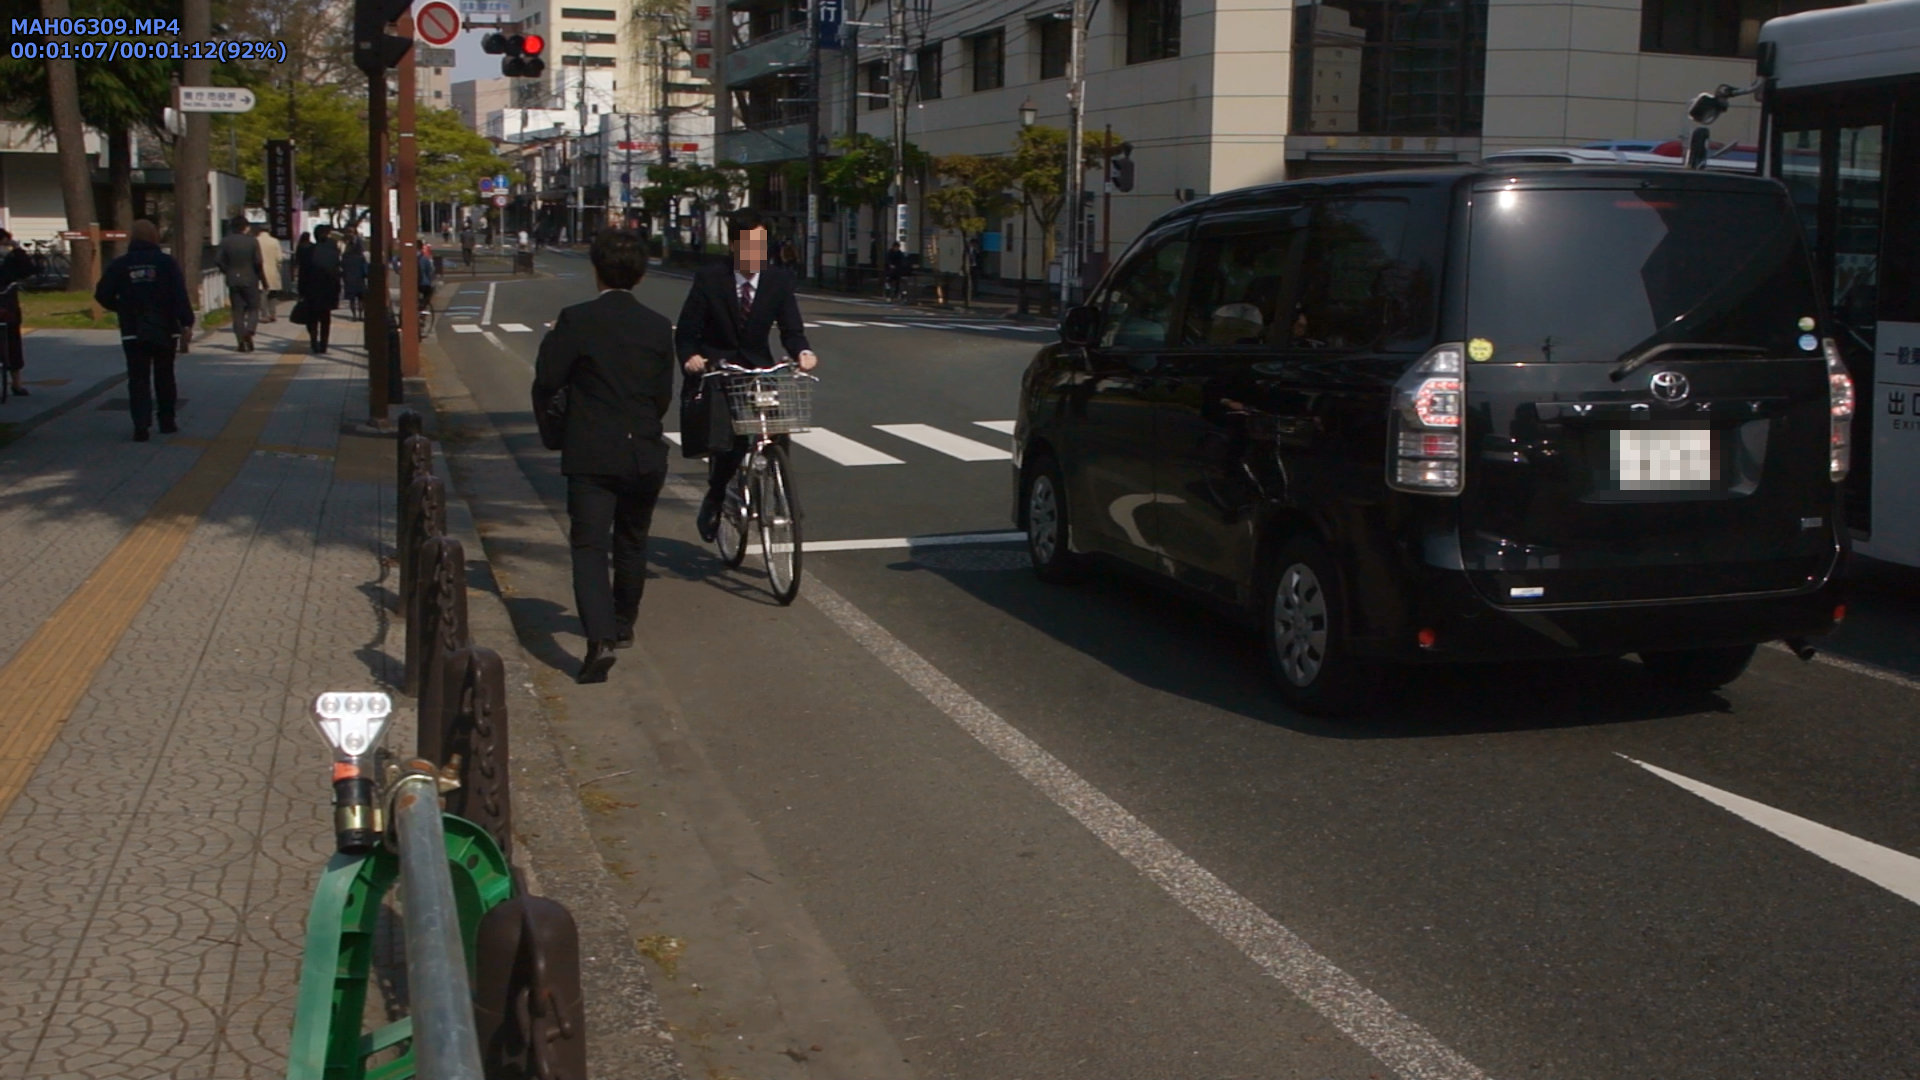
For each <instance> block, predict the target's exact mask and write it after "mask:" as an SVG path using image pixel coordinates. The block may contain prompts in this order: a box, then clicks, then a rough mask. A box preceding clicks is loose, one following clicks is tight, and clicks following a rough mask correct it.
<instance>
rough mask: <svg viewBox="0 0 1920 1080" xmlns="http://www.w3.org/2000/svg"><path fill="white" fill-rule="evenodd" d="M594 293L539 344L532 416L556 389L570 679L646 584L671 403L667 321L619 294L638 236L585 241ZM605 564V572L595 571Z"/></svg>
mask: <svg viewBox="0 0 1920 1080" xmlns="http://www.w3.org/2000/svg"><path fill="white" fill-rule="evenodd" d="M591 260H592V263H593V276H594V279H595V280H596V281H597V282H598V284H599V286H600V295H599V296H598V297H597V298H595V299H593V300H589V301H587V302H586V303H584V304H575V305H573V306H572V307H569V308H566V309H564V310H562V311H561V312H560V314H559V315H558V316H557V317H556V318H555V319H554V320H553V329H552V330H549V331H548V332H547V336H546V338H545V339H544V340H542V341H541V342H540V359H539V362H538V363H537V364H536V366H535V369H534V378H533V413H534V415H535V416H543V415H544V414H546V412H547V409H548V407H549V405H550V404H551V403H552V402H553V398H554V395H556V394H558V393H559V392H560V391H561V390H562V389H565V390H566V392H567V397H566V420H565V434H564V442H563V444H562V448H561V453H560V471H561V472H563V473H565V474H566V476H567V517H568V519H569V520H570V522H571V527H570V530H569V540H570V542H571V544H572V547H573V604H574V608H575V609H576V610H578V611H579V613H580V621H581V622H582V623H583V624H584V625H585V628H586V636H587V656H586V659H585V660H584V661H583V662H582V663H581V665H580V672H579V674H578V675H576V676H575V680H576V681H578V682H583V683H594V682H603V681H605V680H606V677H607V671H608V670H609V669H610V668H612V667H613V660H614V657H613V650H614V649H618V648H624V647H625V646H628V645H631V644H633V623H634V619H636V618H637V617H638V616H639V613H640V594H641V592H642V590H643V589H645V587H646V575H647V530H648V529H649V528H650V527H651V526H652V524H653V507H654V502H655V500H657V499H658V498H659V496H660V486H661V485H662V484H664V483H665V482H666V479H667V442H666V437H665V436H664V435H662V434H661V431H662V429H661V426H660V418H661V417H662V416H665V415H666V412H667V409H668V408H669V407H671V406H672V404H673V367H674V345H673V327H672V325H671V324H670V323H668V322H667V318H666V316H664V315H662V314H660V313H659V312H657V311H654V310H653V309H652V308H649V307H647V306H646V305H645V304H642V303H641V302H640V301H639V300H638V299H636V298H635V297H634V295H633V293H632V292H631V291H630V290H631V289H632V288H633V287H634V285H636V284H638V283H639V281H640V278H641V277H642V276H643V275H644V274H645V273H646V270H647V254H646V248H645V247H644V246H642V244H641V241H640V237H639V236H638V235H637V234H635V233H632V232H627V231H625V230H607V231H603V232H601V233H600V234H598V235H597V236H595V237H594V239H593V249H592V252H591ZM609 561H611V566H612V572H613V580H612V585H611V588H609V585H608V580H607V576H608V574H607V572H608V566H609Z"/></svg>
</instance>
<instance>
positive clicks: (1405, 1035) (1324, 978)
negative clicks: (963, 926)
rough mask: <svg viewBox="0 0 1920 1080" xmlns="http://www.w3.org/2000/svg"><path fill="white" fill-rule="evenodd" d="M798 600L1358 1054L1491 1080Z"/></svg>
mask: <svg viewBox="0 0 1920 1080" xmlns="http://www.w3.org/2000/svg"><path fill="white" fill-rule="evenodd" d="M808 546H809V547H811V546H813V545H808ZM801 595H803V596H805V597H806V598H807V601H808V602H809V603H811V604H812V605H813V606H814V607H816V608H818V609H820V611H821V613H823V614H825V615H826V616H827V618H829V619H832V620H833V621H834V622H835V623H837V624H838V625H839V626H840V628H841V629H842V630H845V631H846V632H847V634H848V635H849V636H851V637H852V638H853V639H854V640H855V641H857V642H859V643H860V644H861V645H862V646H864V647H865V648H866V650H867V651H868V652H870V653H872V654H873V655H874V656H875V657H876V658H877V659H879V661H880V662H881V663H883V664H885V665H887V667H889V668H892V669H893V672H894V674H896V675H899V676H900V677H901V678H902V679H904V680H905V681H906V683H907V685H909V686H911V687H913V688H914V689H915V690H917V691H919V692H920V693H921V695H922V696H924V697H925V698H926V699H927V700H928V701H930V702H932V703H933V705H934V707H935V708H937V709H939V710H940V711H941V712H943V713H946V714H947V717H948V719H950V720H952V721H953V722H954V723H955V724H957V725H958V726H959V727H960V729H961V730H963V731H965V732H966V733H967V734H969V735H971V736H973V737H974V738H975V739H977V740H979V742H980V744H981V745H982V746H985V747H986V748H987V749H988V750H989V751H991V752H992V753H993V754H994V756H996V757H998V758H999V759H1000V760H1001V761H1004V762H1006V763H1007V764H1008V765H1009V766H1011V767H1012V769H1013V771H1014V772H1016V773H1018V774H1019V775H1020V776H1021V777H1022V778H1024V779H1025V780H1026V781H1027V782H1028V783H1030V784H1032V785H1033V786H1034V787H1035V788H1038V789H1039V790H1040V793H1041V794H1043V795H1045V796H1046V797H1047V798H1048V799H1050V800H1052V801H1053V803H1054V805H1056V806H1058V807H1060V809H1062V810H1065V811H1066V812H1067V813H1068V814H1070V815H1072V817H1073V818H1074V820H1076V821H1078V822H1080V824H1081V825H1083V826H1085V827H1086V829H1087V831H1089V832H1091V833H1093V835H1094V836H1096V837H1098V838H1099V840H1100V841H1101V842H1102V843H1104V844H1106V845H1107V846H1108V847H1110V848H1112V849H1113V850H1114V851H1115V852H1117V853H1119V855H1120V857H1121V858H1123V859H1125V860H1126V861H1127V862H1128V863H1130V864H1132V866H1133V868H1134V869H1136V870H1138V871H1139V872H1140V873H1141V874H1142V875H1143V876H1145V877H1146V878H1147V879H1148V880H1149V881H1152V882H1153V883H1154V884H1156V885H1158V886H1160V888H1161V889H1163V890H1165V892H1166V893H1167V895H1168V896H1171V897H1172V898H1173V900H1174V902H1175V903H1178V904H1179V905H1180V906H1181V907H1183V908H1186V909H1187V911H1189V912H1190V913H1192V914H1193V915H1194V917H1196V918H1198V919H1199V920H1200V921H1201V922H1203V923H1205V924H1206V925H1207V926H1208V927H1210V928H1212V929H1213V931H1214V932H1215V933H1217V934H1219V935H1220V936H1221V937H1223V938H1225V939H1226V940H1227V941H1228V942H1230V943H1232V944H1233V946H1234V947H1235V948H1238V949H1239V950H1240V951H1241V952H1242V953H1244V954H1245V955H1246V957H1247V958H1248V959H1249V960H1252V961H1253V962H1254V963H1255V964H1257V965H1259V967H1260V968H1261V969H1262V970H1263V971H1265V972H1266V973H1267V974H1268V975H1270V976H1272V977H1273V978H1274V979H1275V980H1277V981H1278V982H1279V983H1280V985H1282V986H1284V987H1286V988H1287V989H1288V990H1290V991H1292V992H1293V993H1294V994H1295V995H1296V996H1298V997H1299V998H1300V1000H1301V1001H1303V1002H1305V1003H1306V1004H1307V1005H1308V1006H1309V1007H1310V1008H1312V1009H1313V1010H1314V1011H1315V1012H1317V1013H1319V1014H1320V1015H1321V1016H1324V1017H1326V1018H1327V1020H1328V1021H1330V1022H1331V1023H1332V1024H1333V1025H1334V1026H1335V1027H1338V1028H1339V1029H1340V1030H1341V1031H1343V1032H1345V1033H1346V1035H1347V1037H1348V1038H1350V1039H1352V1040H1353V1041H1354V1042H1355V1043H1358V1044H1359V1045H1360V1047H1361V1049H1363V1050H1366V1051H1367V1052H1368V1053H1370V1054H1372V1055H1373V1056H1374V1057H1376V1058H1379V1059H1380V1060H1381V1061H1382V1062H1383V1063H1385V1064H1386V1065H1387V1067H1389V1068H1391V1069H1393V1070H1394V1071H1395V1072H1397V1073H1399V1074H1400V1075H1401V1076H1404V1077H1407V1078H1408V1080H1486V1075H1487V1074H1486V1073H1484V1072H1482V1071H1481V1070H1480V1069H1479V1068H1478V1067H1476V1066H1475V1065H1474V1064H1473V1063H1472V1062H1470V1061H1468V1060H1467V1059H1465V1058H1463V1057H1461V1056H1460V1055H1459V1054H1457V1053H1455V1052H1454V1051H1453V1050H1452V1049H1451V1048H1449V1047H1448V1046H1446V1045H1445V1044H1444V1043H1442V1042H1441V1041H1440V1040H1439V1039H1436V1038H1434V1036H1433V1034H1432V1033H1431V1032H1429V1031H1427V1029H1425V1028H1423V1027H1421V1026H1420V1025H1419V1024H1418V1023H1415V1022H1414V1021H1413V1020H1410V1019H1408V1018H1407V1017H1406V1016H1405V1015H1404V1014H1402V1013H1401V1012H1400V1011H1399V1010H1398V1009H1395V1008H1394V1007H1393V1005H1392V1004H1391V1003H1389V1002H1388V1001H1386V1000H1385V999H1384V998H1382V997H1380V995H1378V994H1375V993H1374V992H1373V991H1371V990H1369V989H1367V988H1366V987H1365V986H1363V985H1361V983H1360V981H1359V980H1358V979H1355V978H1354V977H1353V976H1351V975H1349V974H1347V973H1346V972H1345V971H1343V970H1341V969H1340V968H1339V967H1336V966H1335V965H1334V963H1333V961H1331V960H1328V959H1327V958H1326V957H1324V956H1322V955H1320V954H1319V953H1318V952H1316V951H1315V950H1314V948H1313V946H1311V945H1309V944H1307V943H1306V942H1305V941H1303V940H1301V938H1300V936H1299V935H1297V934H1295V933H1294V932H1293V931H1291V930H1289V929H1287V928H1286V927H1284V926H1282V925H1280V923H1279V922H1277V921H1276V920H1275V919H1274V918H1273V916H1271V915H1269V914H1267V913H1266V912H1264V911H1262V910H1260V908H1259V906H1258V905H1256V904H1254V903H1253V902H1252V901H1251V900H1248V899H1247V898H1246V897H1244V896H1241V895H1240V894H1239V893H1237V892H1234V891H1233V890H1232V889H1231V888H1229V887H1228V886H1227V884H1226V882H1224V881H1221V880H1220V879H1219V878H1217V877H1215V876H1214V875H1213V873H1212V872H1211V871H1209V870H1208V869H1207V868H1206V867H1204V866H1201V865H1200V864H1199V863H1196V862H1194V861H1193V860H1192V859H1190V858H1188V857H1187V855H1186V853H1185V852H1183V851H1181V850H1180V849H1179V848H1177V847H1175V846H1174V845H1173V844H1172V843H1171V842H1169V841H1168V840H1167V839H1166V838H1165V837H1163V836H1161V835H1160V834H1158V833H1156V832H1154V831H1153V830H1152V829H1150V828H1148V827H1147V826H1146V824H1145V823H1143V822H1142V821H1141V820H1140V819H1138V818H1136V817H1134V816H1133V815H1132V814H1131V813H1128V812H1127V809H1126V807H1124V806H1121V805H1120V804H1119V803H1117V802H1114V801H1113V800H1112V799H1111V798H1109V797H1108V796H1107V795H1106V793H1104V792H1102V791H1101V790H1100V789H1099V788H1096V787H1094V786H1093V785H1092V784H1089V783H1087V781H1085V780H1083V779H1081V777H1080V776H1079V775H1078V774H1077V773H1075V772H1074V771H1073V770H1072V769H1069V768H1068V767H1067V766H1066V763H1065V762H1062V761H1061V760H1060V759H1059V758H1056V757H1054V756H1053V755H1052V754H1049V753H1048V752H1047V751H1046V750H1045V749H1043V748H1041V746H1040V745H1039V744H1038V743H1036V742H1034V741H1033V740H1032V739H1029V738H1028V737H1027V736H1026V735H1025V734H1023V733H1022V732H1021V731H1020V730H1019V729H1017V728H1015V727H1014V726H1013V725H1012V724H1009V723H1007V722H1006V721H1005V720H1002V719H1001V718H1000V717H999V716H998V715H997V714H996V713H994V711H993V710H992V709H989V708H987V707H986V706H985V705H984V704H982V703H981V702H980V701H979V699H977V698H975V697H974V696H973V695H971V694H969V693H967V692H966V691H965V690H963V689H961V687H960V685H959V684H958V683H955V682H954V681H953V680H952V679H949V678H947V677H946V675H944V674H942V673H941V671H940V669H938V668H936V667H934V666H933V665H932V664H931V663H928V662H927V660H926V658H925V657H922V656H921V655H920V654H919V653H916V652H914V651H913V650H912V649H910V648H908V647H907V646H906V645H905V644H904V643H902V642H901V641H900V639H898V638H896V637H894V636H893V635H892V634H890V633H888V632H887V630H886V628H884V627H882V626H881V625H879V624H878V623H876V622H874V621H873V620H872V619H870V618H868V617H867V616H866V614H865V613H864V612H862V611H861V610H860V609H859V608H856V607H854V606H853V605H852V604H850V603H848V602H847V601H846V600H845V599H844V598H843V597H841V596H840V594H839V593H836V592H834V591H833V590H832V589H830V588H828V587H827V586H826V585H824V584H823V583H821V581H820V579H819V578H817V577H816V578H809V579H808V580H807V583H806V588H804V589H802V590H801Z"/></svg>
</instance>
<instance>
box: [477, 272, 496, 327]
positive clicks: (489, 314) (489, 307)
mask: <svg viewBox="0 0 1920 1080" xmlns="http://www.w3.org/2000/svg"><path fill="white" fill-rule="evenodd" d="M499 287H500V283H499V282H497V281H489V282H487V303H486V306H484V307H482V308H481V309H480V321H481V322H483V323H490V322H492V321H493V290H495V289H497V288H499Z"/></svg>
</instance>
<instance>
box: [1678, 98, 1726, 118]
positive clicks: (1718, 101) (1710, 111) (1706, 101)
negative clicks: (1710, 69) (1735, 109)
mask: <svg viewBox="0 0 1920 1080" xmlns="http://www.w3.org/2000/svg"><path fill="white" fill-rule="evenodd" d="M1726 111H1727V103H1726V101H1725V100H1724V99H1722V98H1721V97H1720V96H1719V95H1718V94H1710V93H1701V94H1698V95H1696V96H1695V97H1694V99H1693V104H1691V105H1689V106H1687V119H1689V120H1692V121H1693V122H1694V123H1696V124H1711V123H1713V122H1714V121H1715V120H1718V119H1720V117H1721V116H1723V115H1725V114H1726Z"/></svg>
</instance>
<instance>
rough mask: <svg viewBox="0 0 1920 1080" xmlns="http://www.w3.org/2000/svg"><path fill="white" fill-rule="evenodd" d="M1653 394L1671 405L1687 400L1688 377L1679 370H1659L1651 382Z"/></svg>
mask: <svg viewBox="0 0 1920 1080" xmlns="http://www.w3.org/2000/svg"><path fill="white" fill-rule="evenodd" d="M1650 386H1651V388H1652V390H1653V396H1654V397H1656V398H1659V399H1660V400H1661V401H1664V402H1666V403H1667V404H1669V405H1674V404H1678V403H1679V402H1682V401H1685V400H1687V391H1688V389H1690V388H1689V387H1688V386H1687V377H1686V376H1685V375H1682V374H1680V373H1679V372H1677V371H1657V372H1655V373H1654V375H1653V381H1652V382H1651V384H1650Z"/></svg>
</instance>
